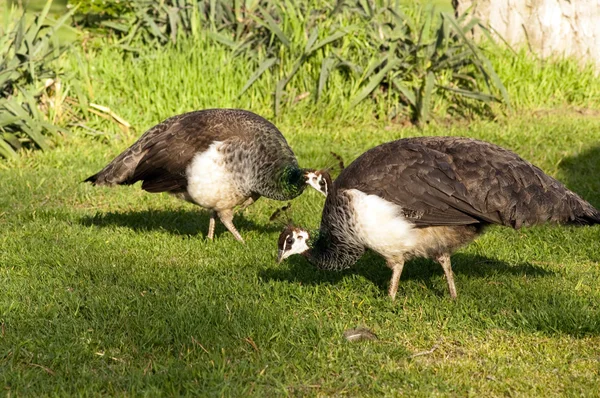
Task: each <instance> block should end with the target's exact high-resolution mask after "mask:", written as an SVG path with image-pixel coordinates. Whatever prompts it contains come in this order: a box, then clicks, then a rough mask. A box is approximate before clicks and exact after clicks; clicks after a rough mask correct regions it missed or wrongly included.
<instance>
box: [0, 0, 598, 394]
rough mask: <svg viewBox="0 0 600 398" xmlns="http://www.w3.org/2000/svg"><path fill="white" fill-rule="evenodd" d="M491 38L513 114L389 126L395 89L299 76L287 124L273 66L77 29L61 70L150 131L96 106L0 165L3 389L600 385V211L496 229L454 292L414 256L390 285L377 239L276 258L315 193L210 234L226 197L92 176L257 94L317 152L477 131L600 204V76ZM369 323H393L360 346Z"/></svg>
mask: <svg viewBox="0 0 600 398" xmlns="http://www.w3.org/2000/svg"><path fill="white" fill-rule="evenodd" d="M441 3H443V1H441V0H440V1H439V2H438V1H436V4H441ZM489 54H490V58H491V61H492V62H493V63H494V67H495V68H496V70H497V71H498V74H499V75H500V77H501V79H502V80H503V81H504V82H505V84H506V88H507V90H508V92H509V94H510V96H511V99H512V102H513V106H514V108H515V111H514V112H513V113H510V114H509V115H508V116H498V118H497V120H495V121H493V122H492V121H466V120H458V121H456V120H448V119H447V118H446V115H445V113H444V111H443V108H441V107H440V108H438V109H437V111H438V113H437V115H438V116H436V122H435V123H432V124H431V125H428V126H425V127H424V128H423V129H422V130H419V129H417V128H413V127H402V126H400V125H399V124H396V125H390V124H388V122H387V121H386V120H385V117H386V116H385V115H387V114H388V111H389V109H386V108H385V107H386V106H387V105H386V104H385V103H383V102H379V103H377V104H375V105H373V101H364V102H362V103H360V104H359V105H358V106H357V107H355V108H351V107H349V106H348V104H349V102H350V98H351V97H352V95H350V94H352V91H353V90H357V87H354V88H353V87H349V86H348V84H347V82H346V81H344V79H345V78H344V75H336V76H332V77H331V78H330V80H329V82H328V86H327V90H326V92H324V94H323V98H322V99H320V102H319V103H318V104H317V105H315V104H314V103H313V102H312V100H310V99H306V100H300V99H299V100H298V101H299V102H298V103H296V98H300V97H301V94H303V92H304V91H305V90H309V89H314V87H312V86H310V85H309V83H306V84H304V83H303V82H302V81H301V80H302V76H300V75H299V76H298V77H297V80H298V81H294V82H292V83H293V84H292V83H291V84H290V86H289V87H288V88H286V91H288V93H287V94H288V95H287V97H286V107H285V110H286V112H284V113H283V115H282V116H281V117H280V118H278V119H273V114H272V96H271V95H272V92H273V88H274V86H273V84H274V83H273V81H274V80H273V79H271V78H269V75H268V74H266V75H265V78H264V79H263V78H261V80H260V81H258V82H257V83H256V84H255V85H253V86H252V88H251V89H250V90H248V92H246V93H245V94H244V95H243V96H241V97H240V96H239V93H240V91H241V88H242V87H243V86H244V85H245V83H246V82H247V81H248V78H249V77H250V76H251V75H252V73H253V71H254V67H253V66H252V65H251V63H249V62H248V60H246V59H244V58H243V57H236V56H233V55H232V54H231V52H230V51H229V50H227V49H225V48H224V47H219V46H217V45H215V43H214V42H210V41H209V40H204V41H200V42H198V43H190V42H185V41H182V42H179V43H178V44H177V45H175V46H167V47H164V48H161V49H157V48H154V47H147V48H142V49H140V51H139V52H136V53H135V54H134V55H131V54H130V55H123V51H122V49H119V48H118V46H116V45H114V42H112V41H110V40H108V39H107V40H105V41H102V40H98V41H94V40H91V41H89V42H86V44H85V49H81V48H79V47H77V46H73V48H72V49H71V50H70V51H69V53H68V54H67V55H66V59H63V60H62V62H64V64H62V67H63V68H64V69H65V70H66V71H68V73H69V74H70V75H71V76H76V77H77V78H78V79H79V80H80V82H81V86H80V87H77V88H78V89H79V90H80V91H83V92H85V93H86V94H88V95H89V97H90V101H92V102H93V103H95V104H98V105H100V106H101V107H107V108H109V109H110V112H113V113H114V114H117V115H119V117H121V118H123V119H125V120H126V121H128V122H129V123H130V124H131V126H132V127H131V128H130V129H129V130H127V129H125V128H123V131H121V129H120V128H119V125H117V124H116V123H114V122H113V121H108V120H106V119H105V118H103V117H101V116H97V115H95V114H94V113H92V109H91V108H90V114H89V115H88V116H89V118H88V119H87V120H86V121H85V126H86V127H85V128H77V127H74V128H72V132H73V134H72V135H71V136H69V137H66V138H61V137H58V138H56V140H55V148H54V149H52V150H51V151H47V152H40V151H37V152H27V151H25V152H24V153H23V154H22V156H21V157H20V158H19V159H18V160H11V161H5V160H2V161H0V392H1V393H3V394H4V395H7V396H43V395H51V396H67V395H81V396H89V395H94V396H95V395H126V396H137V395H148V396H179V395H190V396H234V397H238V396H263V397H264V396H268V397H270V396H279V395H292V396H304V395H308V396H340V395H348V396H381V395H387V396H398V395H411V396H431V395H445V396H453V395H460V396H466V395H471V396H506V395H509V396H515V395H516V396H553V395H573V396H600V392H598V391H599V390H598V380H599V379H600V267H599V263H600V227H593V228H579V229H578V228H570V227H560V228H553V227H546V226H544V227H536V228H530V229H524V230H521V231H513V230H510V229H506V228H504V229H503V228H491V229H490V230H489V232H488V233H487V234H486V235H484V236H482V237H481V238H480V239H478V240H477V241H475V242H474V243H473V244H471V245H470V246H468V247H466V248H464V249H462V250H461V251H459V252H458V253H457V254H456V255H455V256H454V257H453V268H454V271H455V273H456V287H457V290H458V300H456V301H451V300H450V298H449V294H448V289H447V285H446V281H445V278H444V274H443V271H442V268H441V267H440V266H439V265H437V264H434V263H433V262H429V261H424V260H418V261H412V262H409V263H408V264H407V265H406V267H405V270H404V273H403V275H402V279H401V282H400V288H399V291H398V296H397V299H396V301H395V302H392V301H391V300H390V299H389V298H388V297H387V284H388V282H389V279H390V275H391V271H390V270H389V269H388V268H387V267H386V266H385V264H384V261H383V259H382V258H380V257H378V256H377V255H374V254H372V253H369V254H367V255H365V256H364V257H363V258H362V259H361V260H360V261H359V262H358V263H357V264H356V266H355V267H354V268H353V269H352V270H349V271H345V272H342V273H334V272H325V271H318V270H316V269H314V268H313V267H312V266H310V265H309V264H308V263H307V262H306V261H304V260H303V259H302V258H291V259H289V260H288V261H286V262H285V263H283V264H282V265H279V266H278V265H277V264H276V263H275V256H276V249H277V248H276V240H277V237H278V235H279V232H280V230H281V229H282V223H283V222H285V221H286V218H291V219H293V221H294V222H295V223H297V224H299V225H302V226H305V227H308V228H315V227H317V226H318V223H319V220H320V214H321V210H322V206H323V203H324V199H323V197H322V196H321V195H320V194H318V193H317V192H314V191H313V190H310V189H309V190H307V191H306V193H305V194H304V195H302V196H301V197H299V198H298V199H296V200H294V201H293V202H292V207H291V209H290V210H289V211H288V212H287V213H286V215H285V216H283V217H282V220H280V221H275V222H269V217H270V216H271V214H273V212H274V211H275V210H276V209H278V208H280V207H281V206H283V205H284V203H282V202H275V201H270V200H266V199H261V200H259V201H258V202H257V203H256V204H254V205H253V206H251V207H250V208H248V209H246V210H245V211H244V212H243V213H241V214H238V215H236V217H235V219H234V222H235V224H236V226H237V227H238V229H239V230H240V232H241V234H242V235H243V236H244V238H245V239H246V244H245V245H242V244H240V243H239V242H237V241H235V239H234V238H233V236H232V235H231V234H230V233H228V232H227V231H226V230H225V228H224V227H223V226H222V225H220V224H218V225H217V233H216V239H215V240H214V241H212V242H211V241H208V240H207V239H206V238H205V234H206V232H207V229H208V214H207V213H206V212H204V211H203V210H201V209H199V208H198V207H194V206H192V205H190V204H187V203H184V202H181V201H178V200H177V199H175V198H173V197H170V196H168V195H162V194H155V195H153V194H149V193H146V192H143V191H142V190H141V189H140V188H139V186H133V187H118V188H114V189H110V188H101V187H92V186H90V185H88V184H83V183H81V181H82V180H83V179H85V178H86V177H88V176H89V175H91V174H93V173H95V172H97V171H98V170H99V169H100V168H101V167H102V166H104V165H105V164H106V163H107V162H108V161H110V160H111V159H112V158H113V157H114V156H115V155H117V154H118V153H119V152H121V151H122V150H123V149H124V148H126V147H127V146H128V145H129V144H131V143H132V142H133V141H134V140H135V139H136V138H137V137H138V136H139V135H140V134H141V133H142V132H143V131H145V129H147V128H148V127H151V126H153V125H155V124H156V123H158V122H160V121H162V120H163V119H165V118H167V117H169V116H172V115H175V114H178V113H182V112H185V111H189V110H193V109H204V108H212V107H239V108H245V109H250V110H253V111H255V112H257V113H259V114H262V115H264V116H266V117H267V118H269V119H272V120H274V122H275V123H276V124H277V125H278V126H279V127H280V129H281V130H282V132H283V133H284V134H285V135H286V137H287V138H288V141H289V142H290V145H291V146H292V148H293V149H294V151H295V152H296V154H297V156H298V158H299V160H300V162H301V164H302V165H304V166H306V167H316V168H319V167H324V166H334V165H336V163H337V162H336V160H335V159H334V157H333V156H332V155H331V154H330V151H332V150H333V151H335V152H336V153H338V154H339V155H341V156H342V157H343V158H344V159H345V161H346V164H348V163H349V162H350V161H351V160H353V159H355V158H356V157H357V156H359V155H360V154H361V153H362V152H363V151H365V150H366V149H369V148H371V147H373V146H375V145H377V144H379V143H382V142H386V141H390V140H393V139H397V138H401V137H409V136H415V135H460V136H468V137H474V138H480V139H485V140H488V141H491V142H494V143H497V144H499V145H502V146H504V147H507V148H510V149H512V150H514V151H516V152H517V153H519V154H520V155H521V156H523V157H524V158H525V159H527V160H530V161H532V162H533V163H535V164H537V165H538V166H540V167H541V168H542V169H544V170H545V171H546V172H547V173H549V174H550V175H553V176H555V177H557V178H559V179H560V180H561V181H563V182H564V183H566V184H567V186H568V187H570V188H571V189H573V190H575V191H576V192H578V193H579V194H581V195H582V196H583V197H584V198H586V199H587V200H589V201H590V202H591V203H592V204H594V205H595V206H597V207H600V178H599V177H598V176H600V100H599V98H600V79H598V77H597V76H594V74H593V73H592V72H591V71H590V69H589V68H588V69H586V70H584V71H581V70H580V69H579V68H578V67H577V66H576V64H575V63H574V62H572V61H561V62H562V63H556V64H552V63H547V64H541V63H540V62H538V61H536V60H535V59H533V58H531V57H529V56H528V54H526V53H524V52H522V53H520V55H518V56H514V57H513V56H512V54H510V53H508V51H506V52H500V51H496V52H494V51H493V50H490V51H489ZM544 65H549V66H544ZM309 72H310V71H309ZM313 72H314V71H313ZM307 73H308V72H307ZM305 86H307V87H308V88H305ZM64 87H65V95H70V96H75V94H74V92H76V91H77V90H75V89H74V88H73V87H70V86H69V85H68V84H65V86H64ZM69 90H71V91H69ZM294 90H295V91H294ZM433 106H434V108H435V107H436V106H441V105H436V104H433ZM109 114H110V113H109V112H105V113H103V116H105V117H106V116H107V115H109ZM374 114H376V115H377V116H378V117H379V119H377V118H375V117H374V116H373V115H374ZM498 114H500V112H498ZM109 119H110V117H109ZM121 127H123V124H122V125H121ZM358 326H365V327H368V328H370V329H371V330H372V331H373V332H374V333H376V334H377V336H378V340H374V341H363V342H355V343H350V342H347V341H346V340H345V339H344V337H343V332H344V331H345V330H347V329H349V328H354V327H358Z"/></svg>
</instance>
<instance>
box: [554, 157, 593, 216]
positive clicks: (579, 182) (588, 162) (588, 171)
mask: <svg viewBox="0 0 600 398" xmlns="http://www.w3.org/2000/svg"><path fill="white" fill-rule="evenodd" d="M559 168H560V170H561V171H562V176H561V179H562V182H563V183H565V185H566V186H568V187H569V188H570V189H572V190H574V191H575V192H577V193H578V194H579V195H581V196H582V197H583V198H584V199H586V200H588V201H589V202H590V203H591V204H592V205H594V207H596V208H600V178H598V176H600V146H597V147H594V148H591V149H588V150H587V151H584V152H582V153H580V154H577V155H575V156H570V157H567V158H565V159H563V161H562V162H561V163H560V165H559Z"/></svg>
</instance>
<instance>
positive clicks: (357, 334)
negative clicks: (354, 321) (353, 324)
mask: <svg viewBox="0 0 600 398" xmlns="http://www.w3.org/2000/svg"><path fill="white" fill-rule="evenodd" d="M344 337H345V338H346V340H348V341H361V340H377V339H378V337H377V335H376V334H375V333H373V332H372V331H371V330H369V329H367V328H365V327H362V326H361V327H358V328H356V329H347V330H345V331H344Z"/></svg>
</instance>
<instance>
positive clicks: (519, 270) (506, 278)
mask: <svg viewBox="0 0 600 398" xmlns="http://www.w3.org/2000/svg"><path fill="white" fill-rule="evenodd" d="M452 262H453V267H452V268H453V270H454V273H455V275H457V276H458V277H459V279H460V280H459V281H457V289H458V299H457V300H456V302H454V304H455V310H456V311H455V312H456V313H457V314H462V313H463V312H466V313H468V314H470V315H469V316H468V318H469V322H470V323H473V324H477V323H480V324H481V325H480V327H481V328H483V329H486V328H490V327H493V328H504V329H506V330H523V331H527V332H533V333H540V332H541V333H544V334H547V335H555V334H567V335H570V336H573V337H578V338H579V337H585V336H590V335H593V336H598V335H600V312H599V311H598V310H597V304H596V300H595V298H594V297H591V296H586V295H582V294H577V293H576V292H573V290H572V288H571V287H569V286H567V285H568V283H567V285H565V282H564V281H563V280H562V279H561V277H560V275H559V276H556V275H557V273H556V272H553V271H549V270H547V269H544V268H542V267H539V266H536V265H533V264H529V263H521V264H516V265H510V264H508V263H505V262H503V261H500V260H496V259H493V258H489V257H485V256H480V255H472V254H463V253H458V254H456V255H454V256H452ZM350 275H360V276H362V277H364V278H365V279H367V280H369V281H371V282H372V283H373V284H374V285H375V286H377V287H378V288H379V289H380V290H381V291H382V298H383V296H385V295H386V293H387V292H386V290H387V288H388V285H389V281H390V278H391V270H389V269H388V268H387V267H386V265H385V262H384V261H383V259H382V258H380V257H379V256H377V255H376V254H374V253H367V254H366V255H365V256H363V258H362V259H361V260H360V261H359V262H358V263H357V264H356V265H355V266H354V267H353V268H352V269H350V270H346V271H342V272H330V271H320V270H317V269H315V268H314V267H313V266H311V265H309V264H308V263H307V262H306V261H305V260H304V259H301V258H290V260H288V264H287V266H285V265H284V266H282V267H281V268H279V269H267V270H263V271H262V272H261V273H260V277H261V278H262V279H264V280H275V281H289V282H295V283H301V284H306V285H318V284H336V283H338V282H340V281H341V280H342V279H344V278H346V277H348V276H350ZM443 275H444V273H443V270H442V267H441V266H440V265H438V264H437V263H434V262H433V261H429V260H425V259H416V260H414V261H409V262H407V263H406V265H405V267H404V272H403V273H402V278H401V279H400V290H399V291H398V294H399V295H400V296H402V295H405V294H409V293H408V292H407V291H405V290H404V289H403V287H402V284H403V282H405V283H406V282H409V281H417V282H418V283H419V285H422V286H423V287H424V289H425V291H426V292H427V296H437V297H438V299H428V298H424V300H427V301H428V302H431V301H433V302H434V304H433V305H439V304H436V303H437V301H436V300H439V299H442V300H447V301H448V302H447V303H446V304H450V303H452V301H451V299H450V296H449V294H448V289H447V287H446V284H445V283H444V285H443V288H440V284H439V278H440V277H442V278H443ZM461 275H462V276H468V278H460V276H461ZM495 275H497V277H495ZM550 276H555V277H554V278H547V277H550ZM465 279H467V281H465ZM461 282H462V283H461ZM465 282H467V283H465ZM461 287H462V289H461ZM386 299H387V298H386ZM453 307H454V306H451V307H449V308H448V311H449V313H448V315H449V316H451V315H452V314H453V313H454V312H453V309H452V308H453ZM461 316H464V315H458V317H461ZM458 322H460V321H458ZM490 325H491V326H490Z"/></svg>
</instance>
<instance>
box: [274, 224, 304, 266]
mask: <svg viewBox="0 0 600 398" xmlns="http://www.w3.org/2000/svg"><path fill="white" fill-rule="evenodd" d="M309 238H310V235H309V233H308V231H306V230H304V229H302V228H298V227H294V226H293V225H288V226H287V227H285V228H284V229H283V231H281V234H280V235H279V240H278V242H277V264H280V263H281V262H282V261H283V260H285V259H286V258H288V257H289V256H291V255H293V254H302V253H304V252H305V251H307V250H308V249H310V248H309V246H308V239H309Z"/></svg>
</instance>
